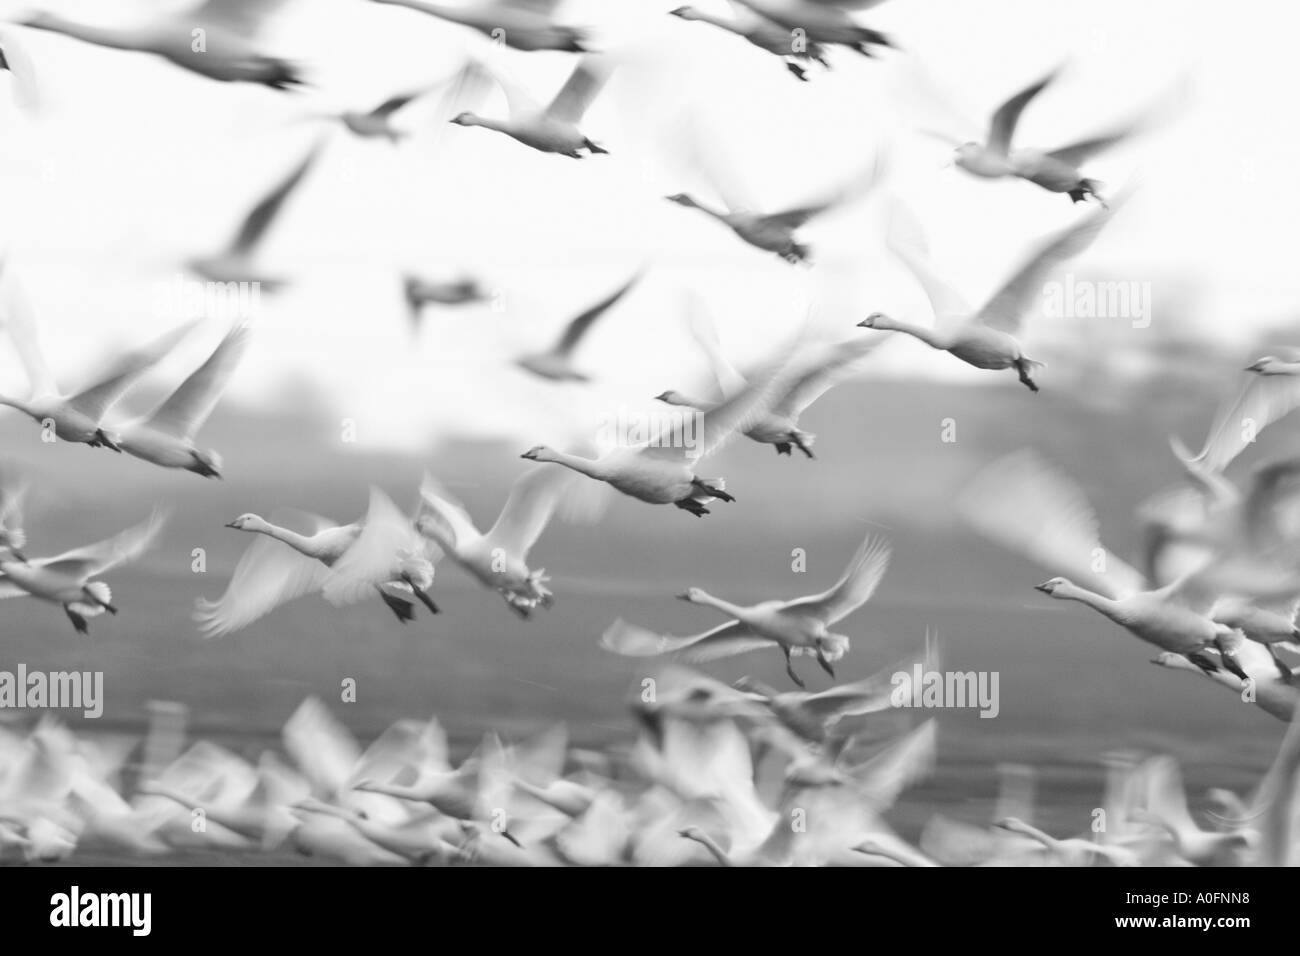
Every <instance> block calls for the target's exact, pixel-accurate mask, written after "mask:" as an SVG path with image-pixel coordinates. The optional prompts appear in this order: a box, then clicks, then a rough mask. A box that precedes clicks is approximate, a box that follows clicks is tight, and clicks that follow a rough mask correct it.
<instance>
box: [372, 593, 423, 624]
mask: <svg viewBox="0 0 1300 956" xmlns="http://www.w3.org/2000/svg"><path fill="white" fill-rule="evenodd" d="M378 590H379V596H380V597H381V598H383V601H384V603H385V604H387V605H388V609H389V610H390V611H392V612H393V613H394V614H396V615H397V619H398V620H399V621H401V622H402V623H403V624H406V623H407V622H409V621H413V620H415V605H414V604H412V603H411V602H410V601H404V600H402V599H401V598H399V597H396V596H394V595H392V594H389V593H388V592H387V591H385V590H383V589H382V588H379V589H378Z"/></svg>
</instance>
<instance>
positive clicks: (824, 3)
mask: <svg viewBox="0 0 1300 956" xmlns="http://www.w3.org/2000/svg"><path fill="white" fill-rule="evenodd" d="M737 2H738V3H740V4H743V5H744V6H746V7H748V8H749V9H751V10H753V11H754V12H755V13H757V14H758V15H759V16H761V17H763V18H764V19H767V20H770V21H772V22H773V23H776V24H779V25H780V26H783V27H785V28H786V29H787V30H791V31H793V30H799V31H801V32H800V34H799V35H800V36H801V37H806V38H807V40H808V41H809V42H812V43H825V44H834V45H840V46H846V47H848V48H849V49H851V50H857V51H858V52H859V53H861V54H862V55H863V56H866V57H874V56H875V55H876V51H875V49H874V48H875V47H881V46H883V47H892V46H893V43H892V42H890V39H889V37H887V36H885V34H883V33H881V32H880V31H879V30H872V29H871V28H870V27H864V26H862V25H861V24H860V23H858V22H857V21H856V20H854V19H853V17H852V15H851V14H850V13H849V12H848V11H849V10H851V9H856V10H862V9H866V8H867V7H872V6H875V5H876V4H877V3H879V2H880V0H737Z"/></svg>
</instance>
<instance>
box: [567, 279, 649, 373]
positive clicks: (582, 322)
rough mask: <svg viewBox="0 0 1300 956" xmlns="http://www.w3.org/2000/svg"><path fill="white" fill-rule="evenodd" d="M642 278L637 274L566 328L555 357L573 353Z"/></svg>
mask: <svg viewBox="0 0 1300 956" xmlns="http://www.w3.org/2000/svg"><path fill="white" fill-rule="evenodd" d="M640 278H641V273H640V272H637V273H636V274H635V275H633V276H632V278H630V279H628V280H627V281H626V282H625V283H623V284H622V285H621V286H619V287H618V288H617V289H615V290H614V291H613V292H611V293H610V294H609V295H607V296H606V297H605V298H603V299H601V300H600V301H599V302H597V303H596V304H595V305H593V306H592V307H591V308H589V309H587V310H586V311H585V312H583V313H582V314H581V315H579V316H578V317H577V318H575V319H574V320H573V321H572V322H570V323H569V324H568V325H567V326H566V327H565V329H564V334H563V335H562V336H560V340H559V341H558V342H556V343H555V348H553V349H552V350H551V351H552V352H553V353H554V354H555V355H568V354H569V353H571V352H572V351H573V350H574V349H575V348H576V347H577V345H578V343H579V342H580V341H581V340H582V337H583V336H584V335H586V334H587V330H588V329H590V328H591V326H592V324H593V323H595V321H596V320H597V319H599V318H600V317H601V316H602V315H604V314H605V313H606V312H608V311H609V310H610V309H611V308H613V307H614V306H615V305H616V304H617V303H618V301H619V300H620V299H622V298H623V296H625V295H627V294H628V292H630V291H631V289H632V286H634V285H636V284H637V282H638V281H639V280H640Z"/></svg>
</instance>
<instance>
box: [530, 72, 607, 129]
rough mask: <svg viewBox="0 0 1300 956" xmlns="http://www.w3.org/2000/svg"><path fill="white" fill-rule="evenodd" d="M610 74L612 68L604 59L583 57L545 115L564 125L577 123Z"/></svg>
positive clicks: (547, 108)
mask: <svg viewBox="0 0 1300 956" xmlns="http://www.w3.org/2000/svg"><path fill="white" fill-rule="evenodd" d="M611 72H613V67H612V66H610V64H609V62H608V61H607V60H605V59H604V58H602V57H596V56H587V57H583V59H582V61H581V62H580V63H579V64H578V65H577V66H575V67H574V68H573V72H572V73H570V74H569V78H568V80H566V81H565V83H564V86H562V87H560V92H558V93H556V94H555V99H553V100H551V103H550V105H549V106H547V107H546V115H547V116H549V117H550V118H551V119H555V120H560V121H561V122H564V123H577V122H578V121H579V120H581V119H582V116H583V114H584V113H586V112H587V108H588V107H589V106H591V101H592V100H594V99H595V98H596V95H597V94H598V93H599V92H600V91H601V88H602V87H603V86H604V85H605V83H606V82H607V81H608V80H609V75H610V73H611Z"/></svg>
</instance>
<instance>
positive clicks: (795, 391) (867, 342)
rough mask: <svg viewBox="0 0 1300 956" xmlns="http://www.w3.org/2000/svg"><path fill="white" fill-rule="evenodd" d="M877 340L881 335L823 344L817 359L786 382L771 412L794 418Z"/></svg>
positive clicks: (849, 370) (845, 374)
mask: <svg viewBox="0 0 1300 956" xmlns="http://www.w3.org/2000/svg"><path fill="white" fill-rule="evenodd" d="M881 341H882V337H881V336H878V335H876V336H872V335H868V336H861V337H858V338H853V339H849V340H848V341H846V342H839V343H837V344H834V345H828V346H826V348H825V349H824V350H823V351H822V352H821V355H820V357H819V359H818V360H817V361H816V362H814V363H812V364H811V365H810V366H809V367H808V369H807V371H805V372H804V373H803V374H802V375H799V376H797V377H796V378H794V380H793V381H791V382H789V383H788V385H787V386H786V392H785V395H784V396H783V397H782V398H780V399H779V400H778V401H777V402H776V404H775V405H773V406H772V414H774V415H778V416H783V417H784V416H789V417H791V418H794V417H797V416H798V415H799V414H800V413H801V412H803V410H804V409H805V408H807V407H808V406H809V405H811V404H812V403H813V402H815V401H817V399H819V398H821V397H822V396H823V395H825V394H826V392H827V391H828V390H829V389H830V388H831V386H833V385H835V384H837V383H838V382H841V381H843V380H844V379H845V378H847V377H848V376H849V375H851V374H852V373H853V371H854V368H855V366H856V365H857V363H858V362H859V361H860V360H861V359H863V358H865V357H866V356H867V355H869V354H870V353H871V352H872V351H873V350H874V349H875V348H876V346H878V345H879V344H880V343H881Z"/></svg>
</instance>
